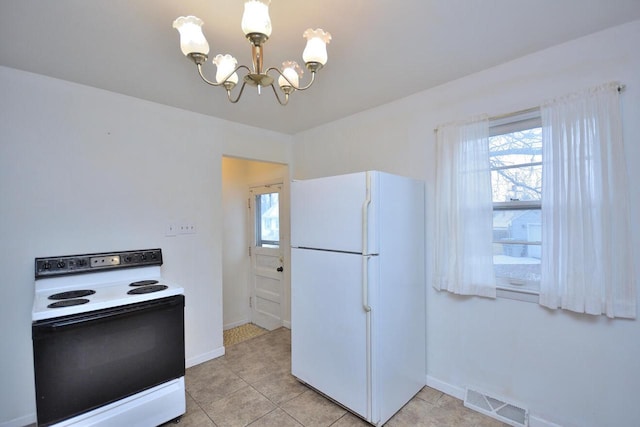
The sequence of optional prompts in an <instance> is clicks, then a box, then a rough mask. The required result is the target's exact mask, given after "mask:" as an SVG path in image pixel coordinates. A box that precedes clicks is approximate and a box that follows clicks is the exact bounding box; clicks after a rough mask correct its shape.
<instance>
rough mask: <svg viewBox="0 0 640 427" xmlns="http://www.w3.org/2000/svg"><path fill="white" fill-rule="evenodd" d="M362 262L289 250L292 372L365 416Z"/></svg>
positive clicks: (340, 255)
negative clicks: (290, 263)
mask: <svg viewBox="0 0 640 427" xmlns="http://www.w3.org/2000/svg"><path fill="white" fill-rule="evenodd" d="M362 259H363V257H362V256H360V255H355V254H345V253H336V252H327V251H315V250H306V249H296V248H294V249H292V250H291V261H292V269H291V370H292V373H293V375H294V376H295V377H297V378H299V379H300V380H301V381H303V382H305V383H307V384H309V385H311V386H312V387H314V388H316V389H318V390H319V391H321V392H322V393H324V394H326V395H327V396H329V397H330V398H332V399H334V400H336V401H337V402H339V403H341V404H342V405H344V406H346V407H347V408H349V409H351V410H352V411H353V412H355V413H357V414H359V415H360V416H362V417H364V418H368V417H369V416H368V414H367V409H368V405H367V400H368V397H367V395H368V390H367V388H368V387H367V372H368V369H367V333H368V331H367V321H368V316H369V314H368V313H367V312H366V311H365V310H364V308H363V299H362V297H363V293H362V286H361V285H362Z"/></svg>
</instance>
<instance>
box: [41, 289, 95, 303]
mask: <svg viewBox="0 0 640 427" xmlns="http://www.w3.org/2000/svg"><path fill="white" fill-rule="evenodd" d="M95 293H96V291H92V290H90V289H79V290H77V291H67V292H60V293H59V294H53V295H51V296H49V299H53V300H59V299H71V298H80V297H86V296H88V295H93V294H95Z"/></svg>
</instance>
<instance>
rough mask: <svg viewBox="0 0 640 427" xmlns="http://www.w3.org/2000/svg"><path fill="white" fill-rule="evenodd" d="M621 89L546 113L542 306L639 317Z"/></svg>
mask: <svg viewBox="0 0 640 427" xmlns="http://www.w3.org/2000/svg"><path fill="white" fill-rule="evenodd" d="M618 87H619V85H618V84H617V83H610V84H606V85H602V86H599V87H596V88H592V89H589V90H587V91H584V92H581V93H578V94H573V95H570V96H566V97H563V98H560V99H557V100H554V101H551V102H549V103H547V104H546V105H544V106H542V108H541V113H542V139H543V157H544V160H543V168H542V170H543V175H542V186H543V187H542V195H543V197H542V230H543V231H542V233H543V236H542V263H541V264H542V277H541V283H540V304H542V305H544V306H547V307H550V308H554V309H555V308H563V309H568V310H572V311H576V312H579V313H589V314H595V315H599V314H606V315H607V316H608V317H628V318H635V317H636V284H635V283H634V280H635V279H634V275H633V265H632V259H633V258H632V255H631V249H632V248H631V242H630V227H629V207H628V192H629V187H628V185H627V175H626V167H625V157H624V146H623V141H622V125H621V119H620V100H619V94H618Z"/></svg>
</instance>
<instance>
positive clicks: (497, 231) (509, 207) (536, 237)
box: [489, 109, 542, 293]
mask: <svg viewBox="0 0 640 427" xmlns="http://www.w3.org/2000/svg"><path fill="white" fill-rule="evenodd" d="M489 135H490V136H489V159H490V164H491V187H492V192H493V266H494V271H495V274H496V284H497V286H498V288H500V289H506V290H513V291H519V292H525V293H538V292H539V289H540V274H541V269H540V259H541V243H542V242H541V239H542V221H541V201H542V127H541V119H540V110H539V109H536V110H535V111H529V112H526V113H522V114H517V115H512V116H508V117H505V118H501V119H494V120H492V121H491V122H490V128H489Z"/></svg>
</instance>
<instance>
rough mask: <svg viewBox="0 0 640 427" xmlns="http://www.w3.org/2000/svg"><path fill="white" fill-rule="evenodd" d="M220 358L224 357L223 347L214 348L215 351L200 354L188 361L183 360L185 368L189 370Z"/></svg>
mask: <svg viewBox="0 0 640 427" xmlns="http://www.w3.org/2000/svg"><path fill="white" fill-rule="evenodd" d="M220 356H224V346H222V347H219V348H216V349H215V350H213V351H210V352H208V353H204V354H200V355H198V356H196V357H190V358H189V359H187V360H185V365H186V367H187V368H190V367H192V366H195V365H199V364H201V363H204V362H206V361H209V360H211V359H215V358H218V357H220Z"/></svg>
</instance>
